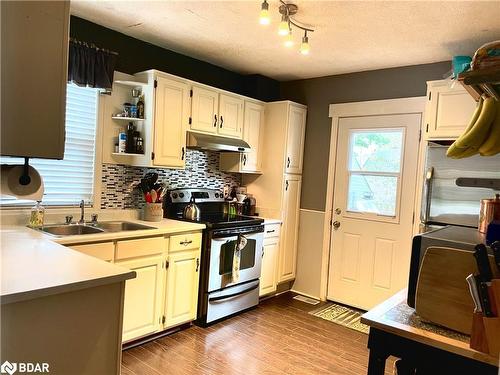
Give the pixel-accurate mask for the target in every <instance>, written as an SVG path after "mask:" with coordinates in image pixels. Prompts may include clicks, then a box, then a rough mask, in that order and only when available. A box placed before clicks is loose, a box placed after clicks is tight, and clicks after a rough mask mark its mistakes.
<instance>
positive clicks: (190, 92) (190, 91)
mask: <svg viewBox="0 0 500 375" xmlns="http://www.w3.org/2000/svg"><path fill="white" fill-rule="evenodd" d="M189 97H190V98H192V97H193V89H191V90H189Z"/></svg>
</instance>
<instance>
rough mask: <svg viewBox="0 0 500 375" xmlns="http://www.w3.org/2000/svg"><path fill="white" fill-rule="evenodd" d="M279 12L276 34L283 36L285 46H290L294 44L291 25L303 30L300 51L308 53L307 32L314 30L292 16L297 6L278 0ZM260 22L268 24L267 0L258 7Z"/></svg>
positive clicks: (297, 8)
mask: <svg viewBox="0 0 500 375" xmlns="http://www.w3.org/2000/svg"><path fill="white" fill-rule="evenodd" d="M280 3H281V5H280V7H279V12H280V14H281V21H280V23H279V25H278V34H279V35H281V36H284V37H285V41H284V43H283V44H284V45H285V47H288V48H290V47H292V46H293V45H294V41H293V36H292V26H294V27H296V28H298V29H300V30H303V31H304V36H303V37H302V43H301V44H300V53H302V54H303V55H308V54H309V50H310V45H309V38H308V36H307V32H308V31H309V32H311V33H312V32H313V31H314V30H313V29H311V28H310V27H306V26H303V25H301V24H300V23H298V22H297V21H295V19H293V18H292V16H294V15H295V14H296V13H297V11H298V10H299V7H298V6H297V5H295V4H292V3H285V2H284V1H283V0H280ZM260 23H261V24H262V25H269V23H270V17H269V4H268V2H267V0H264V1H263V2H262V4H261V7H260Z"/></svg>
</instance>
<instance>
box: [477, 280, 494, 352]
mask: <svg viewBox="0 0 500 375" xmlns="http://www.w3.org/2000/svg"><path fill="white" fill-rule="evenodd" d="M488 292H489V295H490V300H491V303H492V306H491V307H492V310H496V311H497V312H500V279H493V280H492V282H491V286H490V287H489V290H488ZM493 303H494V304H495V306H493ZM470 347H471V348H472V349H475V350H477V351H480V352H483V353H489V354H490V355H491V356H493V357H495V358H497V357H498V355H499V354H500V317H498V316H496V317H490V318H489V317H485V316H484V315H483V314H482V313H474V314H473V319H472V332H471V338H470Z"/></svg>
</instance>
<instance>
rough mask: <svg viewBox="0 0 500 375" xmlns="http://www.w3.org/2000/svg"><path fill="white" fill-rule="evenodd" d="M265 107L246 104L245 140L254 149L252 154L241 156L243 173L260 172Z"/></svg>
mask: <svg viewBox="0 0 500 375" xmlns="http://www.w3.org/2000/svg"><path fill="white" fill-rule="evenodd" d="M263 126H264V106H263V105H260V104H256V103H251V102H245V121H244V123H243V140H244V141H245V142H247V143H248V144H249V145H250V147H251V148H252V151H251V152H248V153H244V154H243V155H241V170H242V171H245V172H246V171H248V172H252V171H260V170H261V158H260V154H259V147H260V143H261V138H262V137H261V134H262V133H263V131H264V129H263Z"/></svg>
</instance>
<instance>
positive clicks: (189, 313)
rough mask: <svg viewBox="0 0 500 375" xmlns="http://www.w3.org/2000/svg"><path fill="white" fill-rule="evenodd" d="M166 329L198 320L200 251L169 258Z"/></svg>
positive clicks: (182, 253) (175, 254)
mask: <svg viewBox="0 0 500 375" xmlns="http://www.w3.org/2000/svg"><path fill="white" fill-rule="evenodd" d="M168 259H169V260H168V261H169V265H168V270H167V289H166V298H165V304H166V305H165V317H166V321H165V327H172V326H175V325H178V324H182V323H185V322H190V321H192V320H195V319H196V307H197V304H198V280H199V277H198V275H199V270H200V251H199V249H196V250H193V251H183V252H180V253H172V254H171V255H170V256H169V257H168Z"/></svg>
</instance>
